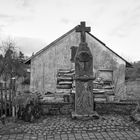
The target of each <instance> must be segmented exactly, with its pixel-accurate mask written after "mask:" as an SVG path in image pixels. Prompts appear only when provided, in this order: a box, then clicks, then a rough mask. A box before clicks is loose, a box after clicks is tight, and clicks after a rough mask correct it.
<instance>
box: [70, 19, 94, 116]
mask: <svg viewBox="0 0 140 140" xmlns="http://www.w3.org/2000/svg"><path fill="white" fill-rule="evenodd" d="M76 32H80V33H81V42H80V44H79V47H78V49H77V52H76V55H75V78H74V79H75V86H76V94H75V111H74V112H73V114H72V116H73V117H84V116H93V115H94V111H93V107H94V106H93V103H94V101H93V82H92V80H93V79H94V77H93V56H92V53H91V51H90V49H89V47H88V44H87V43H86V34H85V33H86V32H90V27H85V22H81V25H80V26H78V27H77V28H76Z"/></svg>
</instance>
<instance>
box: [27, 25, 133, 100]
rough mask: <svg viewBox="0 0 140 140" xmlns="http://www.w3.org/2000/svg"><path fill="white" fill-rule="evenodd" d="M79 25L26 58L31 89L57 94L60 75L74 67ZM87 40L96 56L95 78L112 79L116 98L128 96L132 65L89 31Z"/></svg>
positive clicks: (94, 57) (94, 58) (78, 41)
mask: <svg viewBox="0 0 140 140" xmlns="http://www.w3.org/2000/svg"><path fill="white" fill-rule="evenodd" d="M76 27H77V26H76ZM76 27H74V28H73V29H72V30H70V31H69V32H67V33H66V34H64V35H62V36H61V37H60V38H58V39H56V40H55V41H53V42H52V43H50V44H49V45H48V46H46V47H45V48H43V49H41V50H40V51H38V52H37V53H36V54H34V55H32V56H31V57H30V58H29V59H27V61H26V64H30V66H31V76H30V90H31V91H32V92H36V91H38V92H40V93H42V94H44V93H46V92H53V93H56V94H57V91H58V77H59V76H60V75H61V74H62V73H63V74H66V73H69V72H68V70H69V71H73V70H74V68H75V67H74V56H75V53H76V50H77V49H76V48H77V47H78V46H79V43H80V33H79V32H76ZM86 42H87V43H88V47H89V48H90V51H91V53H92V55H93V73H94V76H95V77H96V80H97V81H98V80H100V79H103V80H104V81H112V83H113V92H114V95H115V97H116V98H119V99H123V98H125V70H126V68H127V67H131V64H130V63H129V62H127V61H126V60H125V59H124V58H122V57H121V56H120V55H118V54H117V53H115V52H114V51H113V50H111V49H110V48H109V47H107V46H106V45H105V44H104V43H103V42H102V41H100V40H99V39H98V38H96V37H95V36H94V35H92V34H91V33H87V32H86ZM59 74H60V75H59ZM95 83H96V81H95ZM63 84H64V83H63ZM65 87H66V86H65ZM69 87H70V86H69ZM64 89H65V88H64ZM68 89H69V88H68Z"/></svg>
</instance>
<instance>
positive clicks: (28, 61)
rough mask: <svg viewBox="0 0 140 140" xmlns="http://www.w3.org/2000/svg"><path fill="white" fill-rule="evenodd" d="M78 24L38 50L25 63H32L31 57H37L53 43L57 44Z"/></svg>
mask: <svg viewBox="0 0 140 140" xmlns="http://www.w3.org/2000/svg"><path fill="white" fill-rule="evenodd" d="M77 26H78V25H77ZM77 26H75V27H74V28H73V29H71V30H70V31H68V32H67V33H65V34H63V35H62V36H60V37H59V38H57V39H56V40H54V41H53V42H51V43H50V44H49V45H47V46H46V47H44V48H43V49H41V50H40V51H38V52H36V53H35V54H34V55H32V56H31V57H29V58H28V59H27V60H26V61H25V62H24V63H25V64H30V61H31V59H33V58H34V57H36V56H37V55H39V54H40V53H41V52H43V51H45V50H46V49H48V48H50V47H51V46H52V45H54V44H56V43H57V42H58V41H59V40H61V39H62V38H64V37H65V36H67V35H68V34H70V33H71V32H73V31H74V30H75V28H76V27H77Z"/></svg>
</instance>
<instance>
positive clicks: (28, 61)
mask: <svg viewBox="0 0 140 140" xmlns="http://www.w3.org/2000/svg"><path fill="white" fill-rule="evenodd" d="M78 26H79V25H78ZM76 28H77V26H76V27H74V28H73V29H71V30H70V31H68V32H67V33H65V34H64V35H62V36H61V37H59V38H57V39H56V40H55V41H53V42H52V43H50V44H49V45H47V46H46V47H44V48H43V49H41V50H40V51H38V52H37V53H35V54H34V55H32V56H31V57H30V58H28V59H27V60H26V61H25V64H30V62H31V59H33V58H34V57H36V56H37V55H39V54H40V53H42V52H43V51H45V50H47V49H48V48H49V47H51V46H52V45H54V44H56V43H57V42H58V41H60V40H61V39H63V38H64V37H65V36H67V35H68V34H70V33H71V32H73V31H75V29H76ZM88 34H89V35H90V36H91V37H93V38H94V39H95V40H97V41H98V42H100V43H101V44H102V45H103V46H104V47H106V48H107V49H109V50H110V51H111V52H112V53H114V54H115V55H117V56H118V57H119V58H121V59H122V60H124V61H125V62H126V67H132V64H131V63H129V62H128V61H127V60H125V59H124V58H123V57H121V56H120V55H118V54H117V53H115V52H114V51H113V50H111V49H110V48H109V47H107V46H106V44H105V43H103V42H102V41H101V40H99V39H98V38H97V37H95V36H94V35H92V34H91V33H88Z"/></svg>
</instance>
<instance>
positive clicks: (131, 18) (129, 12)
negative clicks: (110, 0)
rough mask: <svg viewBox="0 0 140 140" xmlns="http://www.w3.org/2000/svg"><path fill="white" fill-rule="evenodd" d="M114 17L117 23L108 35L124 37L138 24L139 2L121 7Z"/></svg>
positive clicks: (139, 16)
mask: <svg viewBox="0 0 140 140" xmlns="http://www.w3.org/2000/svg"><path fill="white" fill-rule="evenodd" d="M116 17H117V20H118V24H116V27H115V28H114V29H112V31H111V33H110V35H113V36H118V37H126V36H127V35H128V34H131V33H132V32H133V31H134V30H135V29H136V27H137V26H139V24H140V3H137V5H131V6H128V7H125V8H123V9H121V10H120V12H118V14H117V16H116Z"/></svg>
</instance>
